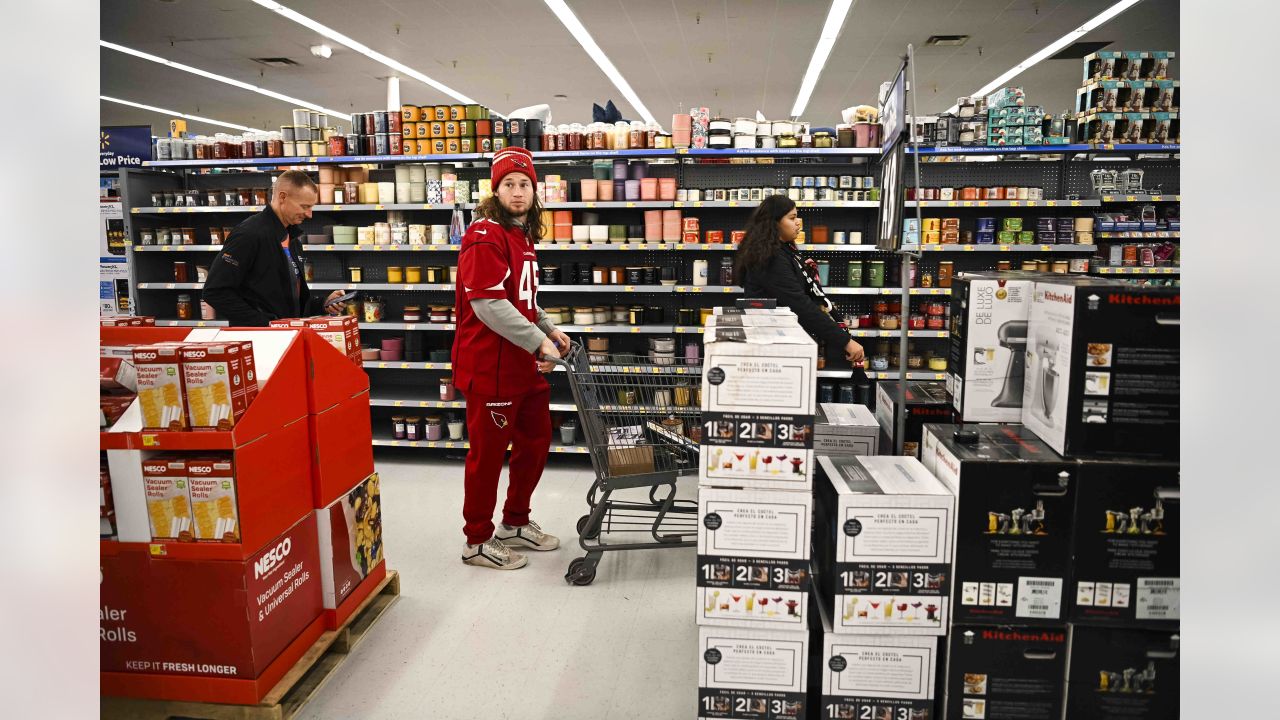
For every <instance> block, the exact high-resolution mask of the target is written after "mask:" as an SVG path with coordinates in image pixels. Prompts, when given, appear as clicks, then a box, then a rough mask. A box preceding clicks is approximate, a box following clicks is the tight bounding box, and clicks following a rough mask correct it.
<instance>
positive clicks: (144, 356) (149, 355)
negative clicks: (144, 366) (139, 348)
mask: <svg viewBox="0 0 1280 720" xmlns="http://www.w3.org/2000/svg"><path fill="white" fill-rule="evenodd" d="M133 356H134V357H135V358H137V359H139V360H155V359H156V354H155V353H153V352H140V353H134V355H133Z"/></svg>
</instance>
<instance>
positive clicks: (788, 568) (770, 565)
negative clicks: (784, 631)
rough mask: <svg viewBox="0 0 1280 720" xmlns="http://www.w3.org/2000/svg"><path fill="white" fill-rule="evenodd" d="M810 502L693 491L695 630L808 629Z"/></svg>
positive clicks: (799, 497)
mask: <svg viewBox="0 0 1280 720" xmlns="http://www.w3.org/2000/svg"><path fill="white" fill-rule="evenodd" d="M812 512H813V496H812V495H811V494H810V493H807V492H803V493H799V492H786V491H781V490H729V489H718V488H708V487H703V488H699V490H698V587H697V596H698V597H697V601H698V607H697V619H698V624H699V625H731V626H732V625H737V626H747V627H752V626H757V627H758V626H768V625H772V626H786V627H787V628H788V629H796V630H799V629H803V628H805V627H808V618H807V615H808V608H809V587H810V577H809V547H810V544H809V534H810V528H811V527H812V520H811V515H812Z"/></svg>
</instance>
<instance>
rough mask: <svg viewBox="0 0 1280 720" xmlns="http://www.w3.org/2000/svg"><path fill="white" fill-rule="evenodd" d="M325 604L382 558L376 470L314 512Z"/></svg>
mask: <svg viewBox="0 0 1280 720" xmlns="http://www.w3.org/2000/svg"><path fill="white" fill-rule="evenodd" d="M316 519H317V522H318V525H317V531H318V533H319V536H318V537H319V542H320V584H321V587H322V588H323V589H324V607H325V608H327V609H330V610H332V609H335V608H337V607H338V606H339V605H341V604H342V601H343V600H346V599H347V596H348V595H350V594H351V591H352V590H354V589H355V587H356V586H357V585H359V584H360V581H361V580H364V579H365V577H367V576H368V575H369V572H370V571H371V570H373V569H374V568H376V567H377V566H378V563H380V562H382V561H383V554H382V491H381V481H380V480H379V479H378V473H374V474H372V475H370V476H369V477H367V478H365V479H364V480H361V481H360V483H359V484H358V485H356V486H355V487H353V488H351V490H349V491H347V492H346V493H344V494H343V495H342V497H340V498H338V499H337V500H335V501H334V502H333V503H332V504H331V505H329V507H327V508H325V509H323V510H318V511H317V512H316Z"/></svg>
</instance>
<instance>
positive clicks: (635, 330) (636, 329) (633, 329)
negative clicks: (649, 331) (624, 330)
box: [631, 327, 640, 335]
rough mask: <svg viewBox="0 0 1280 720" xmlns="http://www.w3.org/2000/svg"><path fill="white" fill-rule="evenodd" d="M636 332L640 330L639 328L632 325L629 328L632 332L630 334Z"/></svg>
mask: <svg viewBox="0 0 1280 720" xmlns="http://www.w3.org/2000/svg"><path fill="white" fill-rule="evenodd" d="M638 332H640V328H639V327H633V328H631V334H632V335H634V334H636V333H638Z"/></svg>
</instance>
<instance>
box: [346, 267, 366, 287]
mask: <svg viewBox="0 0 1280 720" xmlns="http://www.w3.org/2000/svg"><path fill="white" fill-rule="evenodd" d="M347 279H348V280H350V281H351V282H353V283H359V282H364V270H362V269H361V268H360V266H359V265H352V266H351V267H349V268H347Z"/></svg>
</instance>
